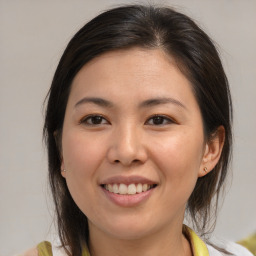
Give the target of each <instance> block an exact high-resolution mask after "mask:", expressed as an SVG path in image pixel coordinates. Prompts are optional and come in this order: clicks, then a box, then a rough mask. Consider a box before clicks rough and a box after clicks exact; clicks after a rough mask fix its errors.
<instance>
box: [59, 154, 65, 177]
mask: <svg viewBox="0 0 256 256" xmlns="http://www.w3.org/2000/svg"><path fill="white" fill-rule="evenodd" d="M60 170H61V175H62V177H63V178H66V170H65V165H64V161H63V157H61V165H60Z"/></svg>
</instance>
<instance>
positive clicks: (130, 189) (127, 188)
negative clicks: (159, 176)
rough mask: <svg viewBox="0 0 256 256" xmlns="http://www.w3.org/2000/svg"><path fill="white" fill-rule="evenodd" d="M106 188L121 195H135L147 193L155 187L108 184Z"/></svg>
mask: <svg viewBox="0 0 256 256" xmlns="http://www.w3.org/2000/svg"><path fill="white" fill-rule="evenodd" d="M104 188H105V189H106V190H108V191H109V192H112V193H115V194H120V195H135V194H136V193H137V194H139V193H142V192H146V191H147V190H149V189H151V188H153V185H149V184H141V183H139V184H137V185H136V184H133V183H132V184H129V185H126V184H123V183H121V184H106V185H104Z"/></svg>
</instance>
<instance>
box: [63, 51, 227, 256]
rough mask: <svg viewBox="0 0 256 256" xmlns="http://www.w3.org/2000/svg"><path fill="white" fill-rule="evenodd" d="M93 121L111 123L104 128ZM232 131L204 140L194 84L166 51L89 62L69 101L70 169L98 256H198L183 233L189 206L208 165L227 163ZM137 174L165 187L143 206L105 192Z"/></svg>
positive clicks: (66, 142) (66, 138) (66, 140)
mask: <svg viewBox="0 0 256 256" xmlns="http://www.w3.org/2000/svg"><path fill="white" fill-rule="evenodd" d="M85 98H86V100H85ZM88 98H100V99H104V100H105V101H108V104H99V100H98V101H97V102H95V100H94V101H93V102H92V101H91V99H90V100H88ZM163 98H164V99H165V100H160V101H159V99H163ZM166 98H168V100H166ZM83 99H84V100H83ZM152 99H154V101H151V103H149V100H152ZM155 99H157V100H155ZM170 99H171V100H170ZM101 102H102V100H101ZM146 102H147V104H146ZM156 102H157V103H156ZM90 115H100V116H102V117H103V118H98V120H99V121H98V124H95V120H97V119H95V118H93V119H92V118H90ZM154 115H160V117H158V119H157V118H153V117H152V116H154ZM163 116H164V117H163ZM93 122H94V123H93ZM223 133H224V132H223V129H222V128H220V129H219V132H218V133H217V135H216V137H215V139H214V140H211V141H205V136H204V133H203V122H202V117H201V113H200V109H199V106H198V103H197V101H196V99H195V97H194V95H193V93H192V90H191V84H190V82H189V81H188V80H187V78H186V77H185V76H184V75H183V74H182V73H181V72H180V70H179V69H178V68H177V66H176V65H175V61H174V60H173V59H172V58H170V57H168V56H167V55H165V53H164V52H163V51H162V50H160V49H155V50H145V49H144V50H143V49H140V48H132V49H128V50H119V51H113V52H109V53H105V54H103V55H101V56H100V57H97V58H95V59H93V60H92V61H90V62H89V63H87V64H86V65H85V66H84V67H83V68H82V69H81V70H80V71H79V73H78V74H77V75H76V77H75V79H74V81H73V84H72V87H71V92H70V96H69V99H68V104H67V108H66V113H65V119H64V125H63V133H62V165H61V169H62V175H63V177H64V178H65V179H66V182H67V185H68V188H69V190H70V193H71V195H72V197H73V199H74V201H75V202H76V204H77V205H78V207H79V208H80V209H81V210H82V212H83V213H84V214H85V215H86V216H87V218H88V223H89V232H90V241H89V247H90V251H91V254H92V255H93V256H99V255H145V256H150V255H192V252H191V248H190V245H189V242H188V241H187V240H186V238H185V237H184V236H183V234H182V223H183V218H184V212H185V206H186V202H187V201H188V198H189V196H190V195H191V193H192V191H193V189H194V186H195V184H196V181H197V179H198V177H201V176H203V175H206V172H205V171H204V170H203V169H204V167H207V169H208V172H209V171H211V170H212V169H213V168H214V166H215V165H216V163H217V162H218V159H219V157H220V154H221V149H222V145H223V141H224V135H223ZM64 170H66V171H64ZM133 175H136V176H138V175H139V176H140V177H144V178H147V179H149V180H151V181H154V183H155V184H157V186H156V187H155V188H154V189H153V190H152V192H151V194H150V196H149V197H148V198H147V199H146V200H144V201H143V202H142V203H139V204H135V205H132V206H120V205H117V204H116V203H113V201H111V200H110V199H109V198H108V197H107V196H106V194H105V193H104V192H103V189H102V187H101V186H100V184H102V183H104V181H105V180H106V179H109V178H111V177H116V176H119V177H120V176H121V177H130V176H133Z"/></svg>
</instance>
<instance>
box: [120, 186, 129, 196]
mask: <svg viewBox="0 0 256 256" xmlns="http://www.w3.org/2000/svg"><path fill="white" fill-rule="evenodd" d="M127 190H128V188H127V186H126V185H125V184H120V186H119V194H121V195H126V194H127Z"/></svg>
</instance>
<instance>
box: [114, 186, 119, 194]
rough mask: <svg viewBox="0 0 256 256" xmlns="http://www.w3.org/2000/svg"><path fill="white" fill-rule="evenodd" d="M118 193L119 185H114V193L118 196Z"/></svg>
mask: <svg viewBox="0 0 256 256" xmlns="http://www.w3.org/2000/svg"><path fill="white" fill-rule="evenodd" d="M118 192H119V188H118V185H117V184H114V185H113V193H115V194H118Z"/></svg>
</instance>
